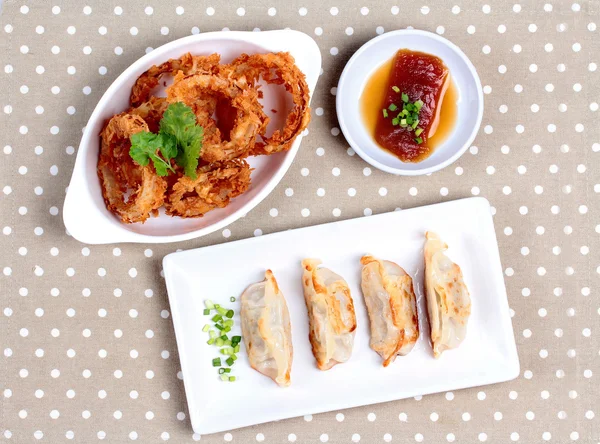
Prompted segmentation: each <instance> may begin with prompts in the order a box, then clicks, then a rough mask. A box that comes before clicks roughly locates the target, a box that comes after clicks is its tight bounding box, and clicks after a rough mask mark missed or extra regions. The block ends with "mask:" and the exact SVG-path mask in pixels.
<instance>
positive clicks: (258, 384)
mask: <svg viewBox="0 0 600 444" xmlns="http://www.w3.org/2000/svg"><path fill="white" fill-rule="evenodd" d="M427 230H432V231H435V232H437V233H438V234H439V235H440V236H441V238H442V239H443V240H444V241H445V242H446V243H447V244H448V245H449V250H448V255H449V256H450V258H452V259H453V260H454V261H455V262H456V263H458V264H459V265H460V266H461V268H462V270H463V274H464V277H465V281H466V283H467V286H468V288H469V290H470V293H471V298H472V313H471V317H470V320H469V325H468V333H467V337H466V339H465V341H464V342H463V343H462V345H461V346H460V347H459V348H458V349H456V350H452V351H448V352H445V353H444V354H443V355H442V357H441V358H440V359H437V360H436V359H434V358H433V354H432V351H431V347H430V344H429V331H428V330H429V326H428V323H427V316H426V305H425V297H424V294H423V282H422V281H423V243H424V232H425V231H427ZM365 253H370V254H373V255H375V256H377V257H379V258H382V259H387V260H391V261H394V262H396V263H398V264H399V265H400V266H401V267H403V268H404V269H405V270H406V271H407V272H408V273H409V274H410V275H411V276H412V277H413V281H414V287H415V292H416V295H417V300H418V306H419V307H418V308H419V326H420V330H421V337H420V338H419V341H418V343H417V345H416V346H415V348H414V349H413V351H412V352H411V353H410V354H409V355H408V356H405V357H398V358H397V359H396V361H395V362H394V363H393V364H391V365H390V366H389V367H387V368H383V367H382V365H381V359H380V357H379V356H378V355H377V354H376V353H375V352H374V351H373V350H371V349H370V348H369V322H368V317H367V312H366V308H365V304H364V300H363V296H362V293H361V291H360V270H361V265H360V262H359V261H360V258H361V256H363V255H364V254H365ZM307 257H315V258H320V259H322V260H323V263H324V265H325V266H327V267H329V268H331V269H332V270H334V271H335V272H337V273H339V274H341V275H342V276H343V277H344V278H345V279H346V281H347V282H348V285H349V286H350V289H351V292H352V297H353V299H354V305H355V310H356V318H357V324H358V326H357V330H356V338H355V344H354V352H353V354H352V358H351V359H350V360H349V361H348V362H347V363H345V364H340V365H337V366H335V367H334V368H332V369H331V370H329V371H326V372H323V371H320V370H318V369H317V367H316V365H315V359H314V357H313V355H312V352H311V347H310V343H309V340H308V318H307V312H306V306H305V303H304V296H303V293H302V285H301V280H300V277H301V274H302V273H301V267H300V261H301V260H302V259H304V258H307ZM163 266H164V272H165V279H166V283H167V290H168V293H169V300H170V304H171V312H172V316H173V323H174V326H175V334H176V337H177V344H178V347H179V356H180V359H181V369H182V372H183V380H184V384H185V391H186V395H187V400H188V406H189V413H190V419H191V422H192V427H193V429H194V431H195V432H197V433H200V434H208V433H215V432H219V431H223V430H228V429H234V428H238V427H244V426H249V425H253V424H259V423H263V422H267V421H274V420H279V419H284V418H290V417H295V416H301V415H305V414H313V413H320V412H326V411H331V410H339V409H345V408H349V407H356V406H361V405H367V404H374V403H378V402H385V401H391V400H395V399H402V398H407V397H412V396H416V395H424V394H428V393H436V392H442V391H446V390H456V389H460V388H465V387H473V386H480V385H484V384H492V383H495V382H502V381H507V380H510V379H513V378H515V377H517V376H518V375H519V359H518V356H517V349H516V345H515V340H514V336H513V330H512V324H511V320H510V314H509V308H508V301H507V297H506V289H505V287H504V280H503V273H502V267H501V264H500V256H499V253H498V244H497V241H496V235H495V232H494V226H493V221H492V216H491V211H490V205H489V202H488V201H487V200H485V199H483V198H470V199H464V200H458V201H454V202H447V203H441V204H437V205H430V206H426V207H421V208H415V209H410V210H404V211H397V212H393V213H386V214H381V215H377V216H370V217H363V218H359V219H352V220H347V221H341V222H334V223H330V224H326V225H319V226H314V227H308V228H302V229H297V230H291V231H285V232H281V233H276V234H271V235H267V236H261V237H255V238H252V239H246V240H241V241H237V242H230V243H226V244H222V245H215V246H211V247H205V248H200V249H196V250H190V251H184V252H180V253H173V254H169V255H168V256H166V257H165V258H164V260H163ZM267 268H270V269H271V270H273V273H274V274H275V277H276V279H277V281H278V283H279V287H280V288H281V290H282V292H283V294H284V296H285V298H286V300H287V304H288V307H289V311H290V317H291V323H292V341H293V346H294V361H293V366H292V373H291V378H292V385H291V386H290V387H288V388H280V387H278V386H277V385H275V383H273V382H272V381H271V380H270V379H268V378H267V377H265V376H263V375H261V374H259V373H258V372H256V371H255V370H253V369H251V368H250V365H249V364H248V359H247V356H246V353H245V351H243V352H241V353H240V355H239V359H238V361H237V362H236V364H235V365H234V367H233V373H234V374H235V375H236V376H237V381H236V382H234V383H229V382H227V383H226V382H222V381H220V379H219V376H218V374H217V369H216V368H214V367H212V362H211V361H212V359H213V358H215V357H217V356H219V354H218V349H217V348H216V347H214V346H209V345H208V344H206V340H207V339H208V338H207V336H208V335H207V334H206V333H203V332H202V327H203V326H204V324H205V323H206V322H209V318H208V317H206V316H203V313H202V310H203V309H204V300H205V299H211V300H213V301H214V302H216V303H220V304H222V305H224V306H226V307H231V308H235V310H236V316H235V317H234V320H235V321H236V325H235V328H236V330H234V334H240V333H239V331H240V330H239V301H236V302H235V303H231V302H229V298H230V297H231V296H235V297H236V298H238V297H239V296H240V294H241V293H242V291H243V290H244V289H245V288H246V287H247V286H248V285H249V284H251V283H254V282H258V281H261V280H262V279H263V278H264V272H265V269H267ZM243 349H244V347H242V350H243Z"/></svg>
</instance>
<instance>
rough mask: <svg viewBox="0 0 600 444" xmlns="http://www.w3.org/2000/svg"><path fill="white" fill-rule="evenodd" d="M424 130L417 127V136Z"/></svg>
mask: <svg viewBox="0 0 600 444" xmlns="http://www.w3.org/2000/svg"><path fill="white" fill-rule="evenodd" d="M422 132H423V128H417V130H416V131H415V136H417V137H419V136H420V135H421V133H422Z"/></svg>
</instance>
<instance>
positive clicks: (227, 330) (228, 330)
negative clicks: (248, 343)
mask: <svg viewBox="0 0 600 444" xmlns="http://www.w3.org/2000/svg"><path fill="white" fill-rule="evenodd" d="M222 330H223V331H224V332H225V333H229V332H230V331H231V327H225V328H223V329H222Z"/></svg>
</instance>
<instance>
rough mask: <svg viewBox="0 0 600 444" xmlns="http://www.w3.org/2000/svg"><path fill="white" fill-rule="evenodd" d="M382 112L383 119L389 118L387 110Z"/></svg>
mask: <svg viewBox="0 0 600 444" xmlns="http://www.w3.org/2000/svg"><path fill="white" fill-rule="evenodd" d="M381 112H382V113H383V117H384V118H387V116H388V112H387V109H385V108H383V109H382V110H381Z"/></svg>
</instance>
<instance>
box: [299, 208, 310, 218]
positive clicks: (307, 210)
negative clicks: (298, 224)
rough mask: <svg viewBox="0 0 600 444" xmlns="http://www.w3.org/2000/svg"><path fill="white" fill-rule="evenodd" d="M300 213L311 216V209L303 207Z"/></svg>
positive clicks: (303, 215)
mask: <svg viewBox="0 0 600 444" xmlns="http://www.w3.org/2000/svg"><path fill="white" fill-rule="evenodd" d="M300 214H302V217H308V216H310V210H309V209H308V208H303V209H302V211H301V212H300Z"/></svg>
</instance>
